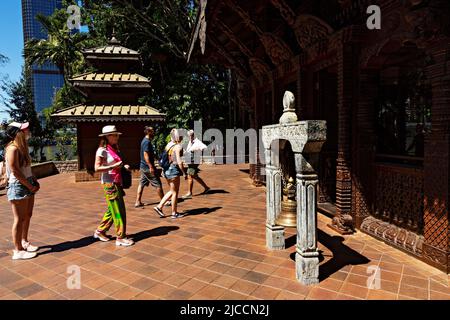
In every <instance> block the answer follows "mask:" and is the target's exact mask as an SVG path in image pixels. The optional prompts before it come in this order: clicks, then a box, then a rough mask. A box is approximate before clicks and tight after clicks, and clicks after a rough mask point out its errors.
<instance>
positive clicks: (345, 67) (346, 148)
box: [330, 43, 357, 234]
mask: <svg viewBox="0 0 450 320" xmlns="http://www.w3.org/2000/svg"><path fill="white" fill-rule="evenodd" d="M337 56H338V158H337V160H336V214H337V216H336V217H335V218H334V219H333V223H332V225H330V227H331V228H333V229H334V230H335V231H337V232H339V233H341V234H351V233H353V219H352V216H351V210H352V179H351V152H350V148H351V120H352V119H351V113H352V104H353V94H354V92H353V91H354V90H353V87H354V83H353V79H354V67H353V66H354V65H355V61H357V60H355V56H354V50H353V45H352V44H347V43H344V44H342V46H341V47H340V48H338V53H337Z"/></svg>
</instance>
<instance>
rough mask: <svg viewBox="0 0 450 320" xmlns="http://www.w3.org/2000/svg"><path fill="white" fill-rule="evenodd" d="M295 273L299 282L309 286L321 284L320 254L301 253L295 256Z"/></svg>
mask: <svg viewBox="0 0 450 320" xmlns="http://www.w3.org/2000/svg"><path fill="white" fill-rule="evenodd" d="M295 271H296V274H297V280H298V281H299V282H301V283H302V284H304V285H306V286H309V285H313V284H318V283H319V253H318V252H310V253H299V252H298V251H297V252H296V254H295Z"/></svg>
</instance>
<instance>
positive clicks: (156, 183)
mask: <svg viewBox="0 0 450 320" xmlns="http://www.w3.org/2000/svg"><path fill="white" fill-rule="evenodd" d="M140 172H141V180H140V185H141V186H142V187H148V186H149V185H150V184H151V185H152V187H155V188H161V187H162V184H161V179H160V178H159V177H158V176H157V175H154V174H152V173H151V172H150V170H148V169H141V170H140Z"/></svg>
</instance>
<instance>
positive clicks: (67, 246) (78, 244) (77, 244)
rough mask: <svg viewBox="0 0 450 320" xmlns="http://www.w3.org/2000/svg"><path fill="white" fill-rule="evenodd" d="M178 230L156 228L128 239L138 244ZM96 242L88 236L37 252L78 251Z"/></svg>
mask: <svg viewBox="0 0 450 320" xmlns="http://www.w3.org/2000/svg"><path fill="white" fill-rule="evenodd" d="M178 229H179V227H176V226H170V227H158V228H154V229H151V230H145V231H141V232H138V233H135V234H131V235H129V237H130V238H131V239H133V240H134V242H139V241H142V240H145V239H148V238H150V237H157V236H163V235H167V234H169V232H171V231H174V230H178ZM110 239H111V240H115V238H114V237H110ZM98 241H99V240H96V239H94V237H93V236H88V237H84V238H81V239H79V240H75V241H66V242H62V243H58V244H54V245H47V246H42V247H40V249H41V250H43V249H49V250H47V251H41V252H39V255H44V254H49V253H55V252H63V251H67V250H72V249H79V248H83V247H87V246H89V245H91V244H93V243H94V242H98Z"/></svg>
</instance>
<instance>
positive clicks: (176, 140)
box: [154, 129, 186, 219]
mask: <svg viewBox="0 0 450 320" xmlns="http://www.w3.org/2000/svg"><path fill="white" fill-rule="evenodd" d="M170 139H171V141H170V142H169V143H168V144H167V146H166V147H165V149H164V151H165V154H163V155H162V157H161V160H160V162H161V167H162V168H163V174H164V177H165V178H166V179H167V182H168V184H169V186H170V191H169V192H167V193H166V194H165V195H164V197H163V198H162V199H161V202H160V203H159V204H158V205H157V206H156V207H154V209H155V211H156V212H157V213H158V214H159V215H160V216H161V217H164V213H163V211H162V208H163V206H164V204H165V203H166V202H167V201H169V199H171V200H172V219H176V218H180V217H182V216H183V215H182V214H180V213H178V211H177V204H178V192H179V190H180V176H182V175H184V176H185V177H186V173H185V170H184V167H183V163H182V160H181V156H182V155H183V148H182V147H181V141H182V140H183V137H182V136H181V135H180V131H179V130H178V129H172V131H171V132H170Z"/></svg>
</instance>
